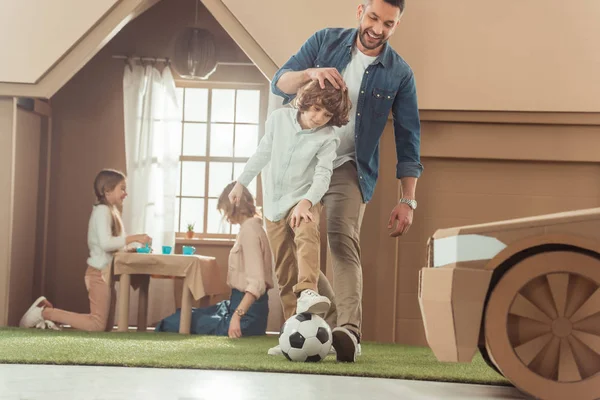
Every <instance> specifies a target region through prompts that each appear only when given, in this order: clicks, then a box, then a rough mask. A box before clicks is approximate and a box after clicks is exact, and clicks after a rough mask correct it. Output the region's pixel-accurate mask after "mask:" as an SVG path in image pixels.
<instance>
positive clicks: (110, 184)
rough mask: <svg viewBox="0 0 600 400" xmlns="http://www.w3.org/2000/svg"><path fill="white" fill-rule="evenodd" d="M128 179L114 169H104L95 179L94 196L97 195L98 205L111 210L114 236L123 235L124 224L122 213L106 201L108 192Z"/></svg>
mask: <svg viewBox="0 0 600 400" xmlns="http://www.w3.org/2000/svg"><path fill="white" fill-rule="evenodd" d="M125 179H126V177H125V174H124V173H122V172H121V171H117V170H114V169H103V170H102V171H100V172H98V175H96V179H94V194H95V195H96V200H97V203H96V204H104V205H106V206H108V207H109V208H110V212H111V215H112V222H111V224H110V225H111V231H112V235H113V236H119V235H121V232H123V222H122V221H121V215H120V214H121V211H122V210H119V209H117V208H116V207H115V206H112V205H110V204H108V201H106V195H105V193H106V192H110V191H113V190H114V189H115V188H116V187H117V185H118V184H119V183H121V182H123V181H124V180H125Z"/></svg>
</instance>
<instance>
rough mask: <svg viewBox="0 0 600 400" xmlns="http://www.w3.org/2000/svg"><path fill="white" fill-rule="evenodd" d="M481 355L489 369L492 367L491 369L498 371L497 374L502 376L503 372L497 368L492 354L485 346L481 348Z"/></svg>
mask: <svg viewBox="0 0 600 400" xmlns="http://www.w3.org/2000/svg"><path fill="white" fill-rule="evenodd" d="M479 354H481V358H483V361H485V363H486V364H487V365H488V367H490V368H491V369H493V370H494V371H496V372H497V373H499V374H500V375H502V372H501V371H500V370H499V369H498V367H497V366H496V364H494V361H493V360H492V358H491V357H490V354H489V353H488V351H487V348H486V347H485V345H484V346H479Z"/></svg>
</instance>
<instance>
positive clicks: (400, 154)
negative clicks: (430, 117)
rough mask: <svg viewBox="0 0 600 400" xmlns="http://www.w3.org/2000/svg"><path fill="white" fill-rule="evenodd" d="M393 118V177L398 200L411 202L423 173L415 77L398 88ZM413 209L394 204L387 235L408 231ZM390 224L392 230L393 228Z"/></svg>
mask: <svg viewBox="0 0 600 400" xmlns="http://www.w3.org/2000/svg"><path fill="white" fill-rule="evenodd" d="M392 115H393V117H394V137H395V140H396V156H397V158H398V163H397V164H396V177H397V178H398V179H400V182H401V184H402V197H403V198H405V199H411V200H414V199H415V191H416V187H417V179H418V178H419V176H421V173H422V172H423V165H421V154H420V151H421V122H420V118H419V107H418V105H417V90H416V86H415V77H414V75H413V73H412V71H411V72H410V75H409V76H408V77H407V78H406V79H405V81H404V82H403V83H402V85H401V86H400V90H399V91H398V94H397V95H396V99H395V100H394V104H393V106H392ZM412 219H413V210H412V209H411V208H410V207H409V206H408V205H407V204H404V203H398V204H397V205H396V206H395V207H394V209H393V210H392V213H391V215H390V220H389V222H388V229H392V228H393V229H394V230H393V231H392V232H391V233H390V236H392V237H396V236H400V235H403V234H405V233H406V232H408V229H409V228H410V226H411V225H412ZM394 224H396V227H395V228H394Z"/></svg>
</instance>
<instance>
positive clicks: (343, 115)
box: [296, 80, 352, 127]
mask: <svg viewBox="0 0 600 400" xmlns="http://www.w3.org/2000/svg"><path fill="white" fill-rule="evenodd" d="M296 105H297V107H298V111H300V112H302V111H308V110H309V109H310V107H311V106H321V107H323V108H325V109H326V110H327V111H329V112H330V113H331V114H333V116H332V117H331V119H330V120H329V122H328V123H327V124H326V126H337V127H342V126H344V125H346V124H347V123H348V121H349V118H348V113H349V112H350V109H351V108H352V102H351V101H350V96H349V95H348V90H341V89H336V88H334V87H333V85H332V84H331V83H330V82H329V81H327V80H325V89H321V86H320V84H319V82H318V81H311V82H309V83H307V84H306V85H304V86H303V87H302V88H300V90H299V91H298V97H297V99H296Z"/></svg>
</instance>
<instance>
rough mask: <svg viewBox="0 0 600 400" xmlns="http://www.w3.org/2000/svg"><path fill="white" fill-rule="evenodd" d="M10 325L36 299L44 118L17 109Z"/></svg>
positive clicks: (16, 321)
mask: <svg viewBox="0 0 600 400" xmlns="http://www.w3.org/2000/svg"><path fill="white" fill-rule="evenodd" d="M16 115H17V119H16V123H17V127H16V129H17V130H16V136H15V138H16V146H15V165H14V168H15V169H14V171H15V172H14V194H13V196H14V203H13V212H12V218H13V222H12V226H13V229H12V246H11V247H12V248H11V253H12V255H11V263H10V283H9V284H10V288H11V290H10V295H9V307H8V324H9V325H18V323H19V320H20V319H21V316H22V315H23V313H24V312H25V311H27V309H28V308H29V306H30V305H31V302H32V301H33V299H32V297H33V294H32V290H33V283H34V271H35V258H36V251H37V247H38V246H37V243H36V239H37V235H36V228H37V220H38V218H37V217H38V215H37V208H38V188H39V183H40V180H39V172H40V148H41V147H40V145H41V136H42V117H41V116H39V115H37V114H34V113H33V112H29V111H25V110H23V109H20V108H18V109H17V114H16Z"/></svg>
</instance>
